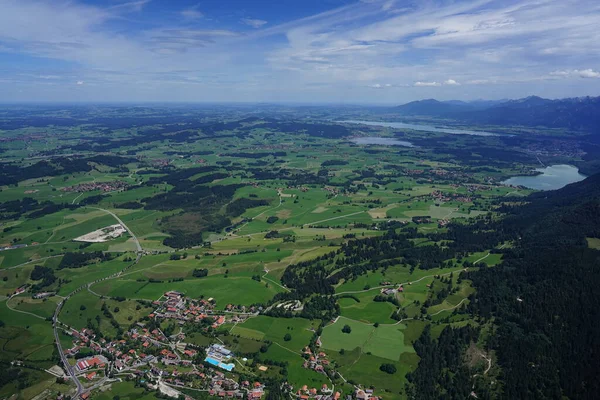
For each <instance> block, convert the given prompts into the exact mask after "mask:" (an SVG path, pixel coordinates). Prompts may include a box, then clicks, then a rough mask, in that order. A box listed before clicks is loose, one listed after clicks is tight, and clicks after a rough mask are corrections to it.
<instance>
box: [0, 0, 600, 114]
mask: <svg viewBox="0 0 600 400" xmlns="http://www.w3.org/2000/svg"><path fill="white" fill-rule="evenodd" d="M599 27H600V1H598V0H560V1H558V0H415V1H404V0H352V1H349V0H132V1H123V0H69V1H66V0H0V102H9V103H10V102H274V103H277V102H285V103H290V102H291V103H314V104H321V103H336V104H403V103H406V102H409V101H413V100H419V99H427V98H436V99H440V100H450V99H458V100H474V99H503V98H520V97H526V96H530V95H538V96H542V97H548V98H561V97H579V96H598V95H600V28H599Z"/></svg>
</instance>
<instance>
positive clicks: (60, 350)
mask: <svg viewBox="0 0 600 400" xmlns="http://www.w3.org/2000/svg"><path fill="white" fill-rule="evenodd" d="M89 208H94V209H96V210H101V211H104V212H106V213H108V214H110V215H112V216H113V217H114V218H115V219H116V220H117V221H118V222H119V223H120V224H121V225H122V226H123V228H125V229H126V230H127V232H129V234H130V235H131V237H132V238H133V240H134V241H135V245H136V247H137V257H136V259H135V261H133V263H131V264H129V265H128V266H126V267H125V268H123V270H121V271H120V272H118V273H115V274H113V275H111V276H107V277H105V278H102V279H97V280H95V281H93V282H88V283H85V284H83V285H81V286H80V287H78V288H77V289H75V290H73V291H72V292H71V293H69V294H68V295H67V296H66V297H65V298H64V300H62V301H61V302H60V303H58V305H57V306H56V310H55V311H54V316H53V317H52V327H53V330H54V340H55V341H56V348H57V350H58V354H59V355H60V359H61V361H62V363H63V365H64V366H65V370H66V372H67V374H68V375H69V376H70V377H71V379H72V380H73V382H74V383H75V385H76V386H77V393H76V394H75V397H74V398H78V397H79V396H80V395H81V394H82V393H83V391H84V389H85V388H84V387H83V385H82V384H81V382H80V381H79V379H78V378H77V375H75V370H74V368H73V367H71V365H70V364H69V361H68V360H67V356H66V355H65V353H64V351H63V348H62V344H61V343H60V338H59V336H58V324H59V323H60V322H59V320H58V316H59V314H60V311H61V309H62V306H63V305H64V303H66V301H67V300H69V298H70V297H71V296H72V295H74V294H75V293H77V292H79V291H80V290H81V289H83V288H86V287H88V288H89V285H90V284H91V283H96V282H100V281H103V280H106V279H112V278H116V277H117V276H119V275H121V273H122V272H123V271H125V270H126V269H129V268H131V267H133V266H134V265H136V264H137V263H138V262H139V261H140V259H141V258H142V255H143V249H142V246H141V245H140V241H139V240H138V238H137V237H136V236H135V234H134V233H133V231H132V230H131V229H129V228H128V227H127V225H125V223H123V221H121V219H120V218H119V217H118V216H117V215H116V214H115V213H113V212H112V211H108V210H105V209H103V208H97V207H89Z"/></svg>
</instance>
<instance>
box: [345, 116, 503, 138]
mask: <svg viewBox="0 0 600 400" xmlns="http://www.w3.org/2000/svg"><path fill="white" fill-rule="evenodd" d="M337 122H343V123H347V124H361V125H369V126H385V127H388V128H398V129H412V130H415V131H424V132H438V133H449V134H452V135H471V136H501V135H499V134H497V133H491V132H484V131H470V130H465V129H455V128H444V127H439V126H433V125H421V124H407V123H404V122H385V121H355V120H349V121H337Z"/></svg>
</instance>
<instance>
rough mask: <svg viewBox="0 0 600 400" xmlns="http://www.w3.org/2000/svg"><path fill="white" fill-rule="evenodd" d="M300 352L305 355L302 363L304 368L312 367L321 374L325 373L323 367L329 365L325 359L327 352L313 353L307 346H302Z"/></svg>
mask: <svg viewBox="0 0 600 400" xmlns="http://www.w3.org/2000/svg"><path fill="white" fill-rule="evenodd" d="M302 353H303V354H304V356H305V357H306V359H305V361H304V364H303V365H302V366H303V367H304V368H307V369H312V370H314V371H316V372H319V373H322V374H324V373H325V367H327V366H329V365H330V362H329V360H328V359H327V354H325V353H324V352H322V351H320V352H318V353H317V352H314V353H313V351H312V350H311V349H310V347H308V346H306V347H305V348H304V350H303V351H302Z"/></svg>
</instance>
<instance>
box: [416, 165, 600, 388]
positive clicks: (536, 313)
mask: <svg viewBox="0 0 600 400" xmlns="http://www.w3.org/2000/svg"><path fill="white" fill-rule="evenodd" d="M528 200H529V201H530V202H529V203H528V204H527V205H525V206H514V207H510V208H508V207H505V211H506V212H508V214H509V215H508V216H507V218H505V219H504V220H503V221H501V222H500V223H499V224H498V226H497V227H496V229H497V230H499V231H503V232H504V233H505V234H507V236H513V237H515V238H516V240H515V242H514V247H512V248H509V249H506V250H504V262H503V263H502V264H501V265H499V266H497V267H494V268H486V269H481V270H479V271H476V272H469V273H463V275H462V277H463V278H468V279H471V280H472V282H473V285H474V286H475V287H476V289H477V292H476V294H475V295H473V296H472V297H471V302H470V305H469V312H471V313H472V314H473V315H474V316H475V317H483V318H485V319H487V320H489V321H493V323H494V324H495V325H496V327H497V329H496V333H495V334H493V335H491V336H490V337H489V339H488V341H487V347H488V350H489V351H495V353H496V356H497V363H498V365H499V366H500V368H501V370H502V372H501V373H500V374H499V375H498V376H496V377H494V378H489V379H488V381H487V382H484V383H482V382H481V381H480V382H477V386H476V387H477V389H476V392H477V395H478V396H479V398H486V397H488V396H491V397H498V398H504V399H561V398H570V399H592V398H594V399H595V398H597V396H598V393H599V391H600V381H599V380H598V377H599V376H600V357H599V356H600V322H599V321H600V290H599V288H600V251H598V250H594V249H591V248H590V247H589V246H588V242H587V240H586V238H590V237H595V238H598V237H600V228H599V226H600V175H595V176H592V177H590V178H588V179H586V180H584V181H582V182H580V183H576V184H572V185H569V186H567V187H565V188H563V189H561V190H558V191H554V192H544V193H538V194H534V195H532V196H530V198H529V199H528ZM443 338H446V340H445V341H442V340H440V341H438V342H431V341H430V340H429V339H428V338H427V337H425V338H422V339H420V342H419V343H420V346H417V351H418V352H419V353H420V354H419V355H420V356H421V359H422V361H421V363H420V365H419V368H418V369H417V371H416V373H415V374H414V376H413V381H414V387H413V390H414V392H413V393H414V397H415V398H420V399H423V398H432V399H433V398H441V397H444V398H457V399H458V398H460V396H461V395H462V394H464V393H465V390H467V389H468V388H470V387H471V385H472V382H469V381H470V380H471V377H470V376H468V375H463V379H459V376H458V375H456V376H454V377H453V378H452V380H450V381H449V380H446V381H445V382H451V384H450V386H446V385H444V383H443V382H444V379H442V378H443V375H444V373H443V372H442V369H440V368H439V367H437V366H438V365H440V364H441V365H444V362H445V361H444V360H445V359H444V356H441V357H432V356H431V352H432V351H434V350H435V351H436V352H438V353H441V354H445V353H444V351H446V352H447V351H448V350H449V349H461V348H462V349H464V335H459V334H453V335H451V334H449V333H448V332H446V334H445V335H443V336H442V339H443ZM461 340H462V341H461ZM424 343H425V344H428V345H423V344H424ZM440 347H444V348H440ZM440 358H441V359H442V361H440ZM436 371H438V372H436ZM436 373H437V375H438V376H439V377H440V379H438V380H437V382H438V384H440V386H439V387H438V388H437V389H436V390H434V391H433V392H432V391H431V389H428V388H427V387H426V385H425V384H426V383H429V384H431V378H430V376H432V375H433V376H436ZM492 379H498V380H499V381H500V385H494V386H490V383H491V380H492ZM429 386H430V385H429ZM444 386H445V387H444ZM494 388H496V389H494ZM495 391H496V393H493V392H495ZM452 393H456V395H451V394H452ZM494 394H495V395H496V396H494Z"/></svg>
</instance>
